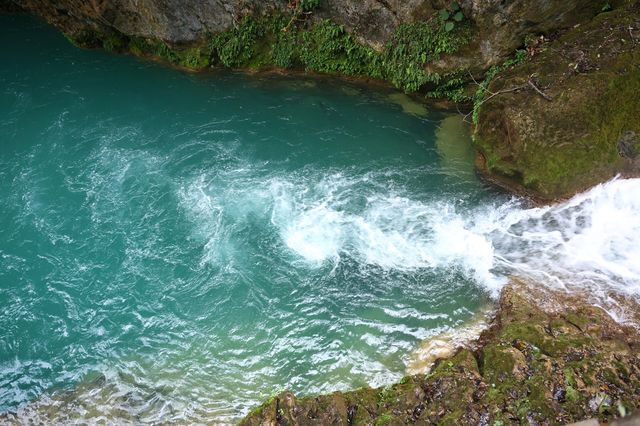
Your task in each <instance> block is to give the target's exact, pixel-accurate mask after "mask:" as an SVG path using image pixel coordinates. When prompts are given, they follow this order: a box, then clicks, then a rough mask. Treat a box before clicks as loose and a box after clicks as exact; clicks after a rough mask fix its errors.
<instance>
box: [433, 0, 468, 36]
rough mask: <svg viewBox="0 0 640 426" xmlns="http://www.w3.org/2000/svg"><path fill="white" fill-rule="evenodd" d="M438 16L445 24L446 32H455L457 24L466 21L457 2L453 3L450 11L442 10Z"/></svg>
mask: <svg viewBox="0 0 640 426" xmlns="http://www.w3.org/2000/svg"><path fill="white" fill-rule="evenodd" d="M438 16H439V17H440V19H441V20H442V21H443V22H444V29H445V31H453V29H454V28H455V27H456V22H462V21H463V20H464V14H463V13H462V10H461V9H460V5H459V4H458V3H456V2H453V3H451V7H450V8H449V9H441V10H440V11H439V12H438Z"/></svg>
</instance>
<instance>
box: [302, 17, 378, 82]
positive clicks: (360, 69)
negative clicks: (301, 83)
mask: <svg viewBox="0 0 640 426" xmlns="http://www.w3.org/2000/svg"><path fill="white" fill-rule="evenodd" d="M301 41H302V43H301V47H300V60H301V62H302V64H303V65H304V66H305V68H307V69H310V70H313V71H318V72H324V73H340V74H345V75H370V74H372V73H373V71H372V69H373V65H372V61H373V59H374V57H375V52H374V51H373V50H372V49H371V48H368V47H365V46H363V45H361V44H360V43H358V42H357V41H356V39H355V38H354V37H353V36H352V35H351V34H349V33H348V32H347V31H346V30H345V29H344V27H342V26H341V25H336V24H334V23H333V22H331V21H330V20H324V21H322V22H320V23H318V24H316V25H314V26H313V27H312V28H311V29H310V30H308V31H304V32H302V37H301Z"/></svg>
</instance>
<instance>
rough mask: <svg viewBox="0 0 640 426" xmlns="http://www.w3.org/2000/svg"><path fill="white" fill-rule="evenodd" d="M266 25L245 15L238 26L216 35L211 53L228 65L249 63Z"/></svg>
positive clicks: (234, 65) (211, 44)
mask: <svg viewBox="0 0 640 426" xmlns="http://www.w3.org/2000/svg"><path fill="white" fill-rule="evenodd" d="M264 30H265V28H264V25H261V24H260V23H259V22H258V21H257V20H256V19H254V18H253V17H251V16H245V17H244V18H243V19H242V21H241V22H240V25H238V26H237V27H236V28H234V29H232V30H229V31H224V32H222V33H219V34H217V35H215V36H214V37H213V38H212V39H211V42H210V44H209V47H210V49H211V55H212V57H214V58H217V59H218V60H219V61H220V62H221V63H222V64H223V65H224V66H226V67H232V68H233V67H240V66H243V65H247V64H248V63H249V61H250V60H251V59H252V58H253V56H254V55H255V54H256V50H255V47H256V46H255V45H256V42H257V40H258V39H259V38H260V37H262V36H263V35H264Z"/></svg>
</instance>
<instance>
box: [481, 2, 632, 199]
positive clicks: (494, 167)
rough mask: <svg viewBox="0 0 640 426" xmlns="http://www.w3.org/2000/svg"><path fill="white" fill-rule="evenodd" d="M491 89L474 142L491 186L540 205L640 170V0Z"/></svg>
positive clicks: (565, 38)
mask: <svg viewBox="0 0 640 426" xmlns="http://www.w3.org/2000/svg"><path fill="white" fill-rule="evenodd" d="M530 53H531V54H533V56H532V57H531V58H530V59H528V60H526V61H524V62H523V63H522V64H520V65H518V66H515V67H512V68H509V69H507V70H505V71H503V72H502V73H500V74H499V75H498V76H497V77H495V78H494V79H493V80H492V81H491V83H490V84H489V85H488V88H487V90H486V91H485V94H484V101H483V102H482V103H481V105H480V107H479V111H478V116H477V119H478V120H477V126H476V128H475V133H474V141H475V145H476V147H477V149H478V150H479V152H480V154H481V158H480V160H481V161H479V164H480V166H481V168H482V169H483V170H484V171H486V172H487V174H488V176H489V177H490V178H492V179H493V180H495V181H497V182H498V183H501V184H503V185H505V186H507V187H509V188H511V189H516V190H519V191H521V192H526V193H528V194H531V195H534V196H536V197H538V198H541V199H557V198H563V197H567V196H570V195H572V194H574V193H575V192H578V191H582V190H584V189H586V188H588V187H590V186H592V185H594V184H597V183H600V182H602V181H603V180H607V179H609V178H611V177H613V176H615V175H616V174H623V175H629V176H636V175H639V174H640V155H638V154H639V153H640V119H639V117H640V97H638V93H640V4H639V3H638V2H637V1H634V2H633V4H626V5H625V6H621V7H619V8H617V9H614V10H613V11H610V12H606V13H601V14H600V15H598V16H597V17H596V18H595V19H594V20H593V21H591V22H590V23H588V24H585V25H581V26H579V27H576V28H574V29H572V30H571V31H569V32H567V33H565V34H563V35H562V36H561V37H559V38H558V39H557V40H555V41H552V42H549V43H546V44H544V45H542V46H541V47H539V48H536V49H531V51H530Z"/></svg>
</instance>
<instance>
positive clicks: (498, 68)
mask: <svg viewBox="0 0 640 426" xmlns="http://www.w3.org/2000/svg"><path fill="white" fill-rule="evenodd" d="M526 58H527V51H526V50H517V51H516V53H515V54H514V55H513V57H511V58H509V59H507V60H506V61H504V62H503V63H502V64H500V65H494V66H493V67H491V68H489V71H487V73H486V74H485V76H484V80H483V81H482V82H481V83H480V84H479V85H478V89H477V90H476V93H475V95H474V96H473V114H472V117H473V124H478V114H479V112H480V107H481V106H482V103H483V102H484V101H485V94H486V92H487V87H489V84H490V83H491V81H492V80H493V79H494V78H495V77H496V75H498V74H499V73H501V72H503V71H505V70H507V69H509V68H511V67H514V66H516V65H519V64H521V63H522V62H524V60H525V59H526Z"/></svg>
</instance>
